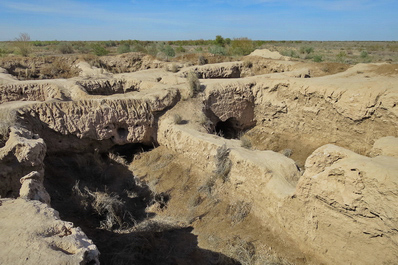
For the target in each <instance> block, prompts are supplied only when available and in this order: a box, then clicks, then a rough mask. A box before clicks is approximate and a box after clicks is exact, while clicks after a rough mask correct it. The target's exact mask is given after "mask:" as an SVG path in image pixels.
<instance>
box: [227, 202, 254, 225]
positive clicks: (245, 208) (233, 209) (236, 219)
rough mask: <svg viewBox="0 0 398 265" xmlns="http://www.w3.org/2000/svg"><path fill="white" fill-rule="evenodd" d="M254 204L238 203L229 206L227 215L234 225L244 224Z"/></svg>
mask: <svg viewBox="0 0 398 265" xmlns="http://www.w3.org/2000/svg"><path fill="white" fill-rule="evenodd" d="M251 208H252V204H251V203H248V202H245V201H237V202H235V203H233V204H231V205H229V207H228V209H227V215H228V216H229V217H230V218H231V221H232V223H233V224H237V223H240V222H242V221H243V220H244V219H245V218H246V217H247V216H248V215H249V213H250V211H251Z"/></svg>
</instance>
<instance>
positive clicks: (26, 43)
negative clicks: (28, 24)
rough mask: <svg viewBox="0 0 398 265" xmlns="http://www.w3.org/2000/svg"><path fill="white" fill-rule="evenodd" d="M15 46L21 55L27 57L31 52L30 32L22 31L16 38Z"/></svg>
mask: <svg viewBox="0 0 398 265" xmlns="http://www.w3.org/2000/svg"><path fill="white" fill-rule="evenodd" d="M14 45H15V47H17V48H18V52H19V54H20V55H21V56H23V57H27V56H29V54H30V52H31V43H30V36H29V34H28V33H20V34H19V37H18V38H16V39H15V44H14Z"/></svg>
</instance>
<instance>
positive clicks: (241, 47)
mask: <svg viewBox="0 0 398 265" xmlns="http://www.w3.org/2000/svg"><path fill="white" fill-rule="evenodd" d="M254 50H255V47H254V43H253V41H252V40H251V39H248V38H237V39H233V40H232V41H231V49H230V54H232V55H249V54H250V53H251V52H253V51H254Z"/></svg>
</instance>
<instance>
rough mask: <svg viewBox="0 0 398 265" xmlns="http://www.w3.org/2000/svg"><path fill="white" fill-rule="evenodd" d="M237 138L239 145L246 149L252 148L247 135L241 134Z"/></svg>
mask: <svg viewBox="0 0 398 265" xmlns="http://www.w3.org/2000/svg"><path fill="white" fill-rule="evenodd" d="M239 140H240V146H241V147H243V148H246V149H251V148H252V143H251V141H250V139H249V138H248V137H247V136H245V135H243V136H241V137H240V138H239Z"/></svg>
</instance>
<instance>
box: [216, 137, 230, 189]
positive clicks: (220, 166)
mask: <svg viewBox="0 0 398 265" xmlns="http://www.w3.org/2000/svg"><path fill="white" fill-rule="evenodd" d="M229 152H230V149H229V148H228V147H227V145H226V144H223V145H222V146H221V147H219V148H218V149H217V154H216V156H215V160H216V169H215V170H214V174H215V176H216V177H217V178H221V179H222V180H223V181H224V182H225V181H227V180H228V174H229V172H230V171H231V167H232V162H231V160H230V159H229V157H228V156H229Z"/></svg>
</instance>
